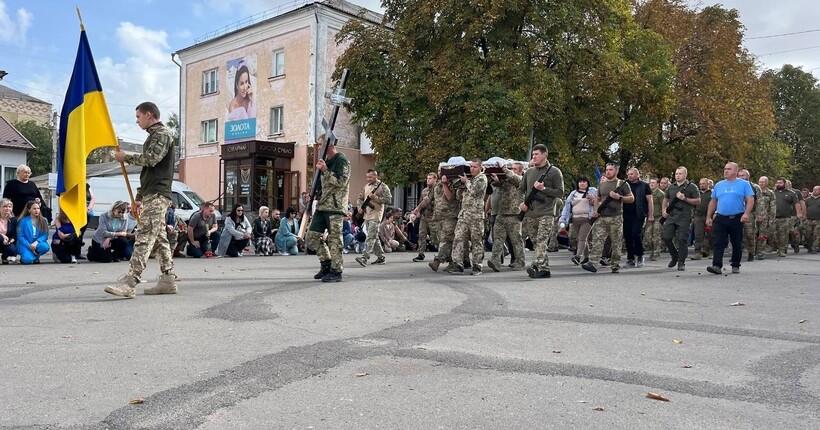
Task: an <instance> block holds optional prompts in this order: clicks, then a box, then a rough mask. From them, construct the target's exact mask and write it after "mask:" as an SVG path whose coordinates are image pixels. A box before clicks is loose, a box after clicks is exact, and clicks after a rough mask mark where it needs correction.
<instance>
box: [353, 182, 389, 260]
mask: <svg viewBox="0 0 820 430" xmlns="http://www.w3.org/2000/svg"><path fill="white" fill-rule="evenodd" d="M370 193H373V194H376V197H377V198H378V201H371V204H372V205H373V207H372V208H371V207H367V208H365V213H364V230H365V234H366V235H367V240H366V241H365V245H364V251H363V252H362V256H361V258H362V259H364V261H367V260H368V259H369V258H370V253H373V254H374V255H375V256H376V258H379V259H384V248H382V243H381V241H380V240H379V226H380V225H381V222H382V218H383V215H384V204H385V203H389V202H390V201H392V200H393V193H392V192H391V191H390V187H389V186H388V185H387V184H385V183H384V182H381V181H379V182H377V183H375V184H373V185H370V184H366V185H365V186H364V189H363V190H362V194H361V196H360V197H361V198H360V199H359V200H358V202H357V203H356V205H357V206H359V207H361V206H362V204H364V200H365V198H366V197H363V196H368V195H370Z"/></svg>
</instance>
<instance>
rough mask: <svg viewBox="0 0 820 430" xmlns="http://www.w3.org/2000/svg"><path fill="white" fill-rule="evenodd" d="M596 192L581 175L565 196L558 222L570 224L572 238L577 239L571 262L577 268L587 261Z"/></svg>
mask: <svg viewBox="0 0 820 430" xmlns="http://www.w3.org/2000/svg"><path fill="white" fill-rule="evenodd" d="M597 195H598V190H597V189H595V187H590V186H589V179H588V178H587V177H586V176H584V175H581V176H579V177H578V180H576V181H575V189H574V190H572V192H570V193H569V196H567V201H566V203H565V204H564V210H563V211H562V212H561V217H560V218H559V219H558V222H559V223H560V224H563V225H568V224H570V223H571V224H572V233H573V236H574V237H576V238H578V247H577V248H576V251H575V256H573V257H572V262H573V263H574V264H575V265H576V266H577V265H579V264H583V263H584V262H586V261H587V257H588V256H589V247H588V246H587V236H589V231H590V230H592V222H591V219H592V213H593V212H594V211H595V198H596V196H597Z"/></svg>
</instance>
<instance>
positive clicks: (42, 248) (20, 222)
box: [17, 201, 49, 264]
mask: <svg viewBox="0 0 820 430" xmlns="http://www.w3.org/2000/svg"><path fill="white" fill-rule="evenodd" d="M48 250H49V246H48V221H46V219H45V218H44V217H43V215H42V214H40V203H39V202H36V201H30V202H28V203H26V206H25V208H24V209H23V211H22V212H21V213H20V217H19V218H18V219H17V253H18V254H20V263H22V264H32V263H39V262H40V257H41V256H42V255H43V254H45V253H46V252H48Z"/></svg>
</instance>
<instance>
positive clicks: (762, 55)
mask: <svg viewBox="0 0 820 430" xmlns="http://www.w3.org/2000/svg"><path fill="white" fill-rule="evenodd" d="M817 48H820V45H814V46H807V47H805V48H797V49H788V50H786V51H776V52H767V53H765V54H760V55H758V57H765V56H768V55H775V54H785V53H787V52H797V51H807V50H809V49H817Z"/></svg>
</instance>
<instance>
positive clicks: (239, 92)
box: [224, 54, 256, 142]
mask: <svg viewBox="0 0 820 430" xmlns="http://www.w3.org/2000/svg"><path fill="white" fill-rule="evenodd" d="M227 71H228V72H227V73H226V74H225V76H226V79H227V83H226V85H225V88H227V91H226V94H228V101H227V104H226V107H227V109H226V114H227V117H226V121H225V127H224V128H225V142H230V141H236V140H242V139H253V138H254V137H256V94H255V91H254V90H255V88H256V55H255V54H254V55H248V56H245V57H241V58H235V59H233V60H230V61H228V64H227Z"/></svg>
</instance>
